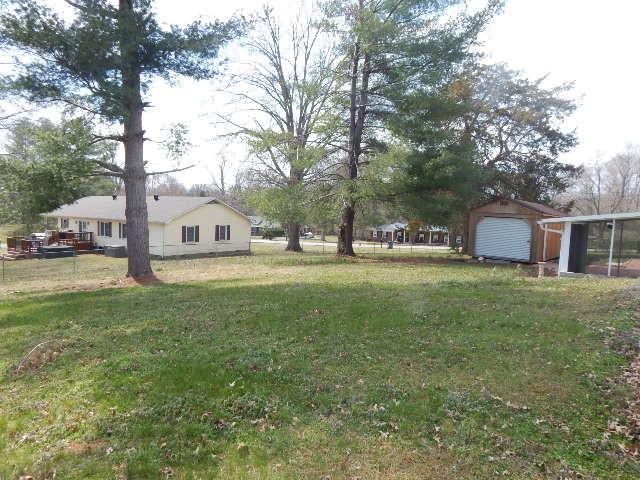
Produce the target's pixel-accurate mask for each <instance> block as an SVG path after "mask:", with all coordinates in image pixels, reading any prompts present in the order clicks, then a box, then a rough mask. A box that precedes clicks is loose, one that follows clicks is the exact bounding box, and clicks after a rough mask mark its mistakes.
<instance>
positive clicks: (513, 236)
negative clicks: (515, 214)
mask: <svg viewBox="0 0 640 480" xmlns="http://www.w3.org/2000/svg"><path fill="white" fill-rule="evenodd" d="M475 254H476V256H478V257H489V258H500V259H506V260H516V261H521V262H528V261H530V259H531V225H529V222H527V221H526V220H523V219H520V218H499V217H485V218H483V219H482V220H480V221H479V222H478V225H477V227H476V245H475Z"/></svg>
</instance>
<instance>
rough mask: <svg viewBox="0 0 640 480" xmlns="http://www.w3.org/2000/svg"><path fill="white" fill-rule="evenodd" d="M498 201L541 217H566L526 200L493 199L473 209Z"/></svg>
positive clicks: (542, 204) (543, 205)
mask: <svg viewBox="0 0 640 480" xmlns="http://www.w3.org/2000/svg"><path fill="white" fill-rule="evenodd" d="M500 201H506V202H513V203H517V204H518V205H520V206H522V207H525V208H528V209H530V210H534V211H536V212H538V213H541V214H543V215H553V216H555V217H561V216H563V215H566V212H562V211H560V210H557V209H555V208H553V207H551V206H549V205H545V204H544V203H536V202H529V201H527V200H520V199H518V198H493V199H492V200H489V201H487V202H484V203H481V204H480V205H476V206H475V207H474V208H480V207H483V206H485V205H489V204H490V203H494V202H500Z"/></svg>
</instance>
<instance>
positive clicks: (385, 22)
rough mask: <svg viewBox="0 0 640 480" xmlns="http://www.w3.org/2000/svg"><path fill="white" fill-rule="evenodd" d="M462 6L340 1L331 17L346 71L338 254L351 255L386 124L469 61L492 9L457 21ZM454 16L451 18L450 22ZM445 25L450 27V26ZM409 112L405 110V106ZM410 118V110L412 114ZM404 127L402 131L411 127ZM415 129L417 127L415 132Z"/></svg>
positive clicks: (417, 0)
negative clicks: (367, 174) (415, 94)
mask: <svg viewBox="0 0 640 480" xmlns="http://www.w3.org/2000/svg"><path fill="white" fill-rule="evenodd" d="M459 3H460V2H457V1H450V2H440V1H435V0H434V1H425V0H383V1H379V0H376V1H374V0H356V1H354V0H349V1H348V0H343V1H337V2H332V4H331V6H332V8H330V9H329V15H330V16H331V18H332V19H333V21H334V24H335V28H336V30H337V31H338V32H339V33H340V35H341V37H342V46H343V51H344V54H345V59H346V60H345V63H346V64H348V65H349V67H348V68H349V73H348V75H347V79H348V82H347V84H348V87H347V89H346V92H345V97H346V102H345V104H346V115H345V116H346V122H345V123H346V125H347V126H346V128H345V134H344V137H345V141H344V143H345V145H346V146H345V162H344V166H343V168H342V176H343V178H342V180H341V182H340V183H341V197H342V214H341V222H340V225H339V229H338V254H340V255H354V250H353V234H354V219H355V215H356V208H357V204H358V199H359V197H360V196H361V192H359V189H360V183H361V182H360V179H361V178H362V173H363V172H364V171H365V170H366V168H367V166H368V165H369V164H370V163H371V162H372V158H373V157H375V156H376V155H377V154H380V153H381V152H384V151H385V148H386V147H385V143H388V141H389V138H388V135H389V125H388V124H387V122H388V121H389V119H390V118H393V119H394V120H395V123H396V125H397V124H398V123H399V122H398V116H397V115H395V114H396V113H398V111H397V108H398V107H401V105H400V103H402V101H403V98H407V96H410V95H411V94H412V91H413V88H414V85H415V82H416V81H418V82H420V84H419V85H415V88H418V89H421V90H423V91H425V92H430V91H431V90H433V89H434V88H435V89H437V88H438V87H439V86H440V85H441V84H442V78H443V77H449V76H450V73H451V72H452V71H456V68H457V67H458V65H459V64H460V62H462V61H463V60H464V59H466V58H467V57H468V56H470V55H471V53H470V48H471V46H472V45H473V44H474V42H475V40H476V38H477V35H478V33H479V31H480V30H481V28H482V27H483V26H484V25H485V24H486V22H487V21H488V19H489V18H490V17H491V15H492V14H493V12H494V11H495V8H496V7H497V2H490V5H489V7H488V8H487V9H485V10H482V11H480V12H478V13H477V14H473V15H467V14H465V13H463V14H461V15H459V16H456V15H454V14H453V10H452V9H451V8H450V7H452V6H456V5H457V4H459ZM452 16H453V17H452ZM447 19H450V20H447ZM405 106H406V103H405ZM412 111H413V112H414V113H415V110H412ZM408 120H410V119H407V121H406V122H405V125H406V126H412V124H411V122H410V121H408ZM418 127H419V126H418Z"/></svg>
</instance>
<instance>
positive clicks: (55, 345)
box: [10, 338, 85, 376]
mask: <svg viewBox="0 0 640 480" xmlns="http://www.w3.org/2000/svg"><path fill="white" fill-rule="evenodd" d="M81 342H82V343H85V340H84V339H82V338H77V339H76V340H47V341H44V342H40V343H39V344H37V345H36V346H34V347H32V348H31V349H30V350H29V351H28V352H27V354H26V355H25V356H24V357H22V358H21V359H20V361H19V362H18V364H17V365H16V366H15V367H13V368H11V370H10V373H11V374H12V375H14V376H18V375H22V374H24V373H26V372H30V371H34V370H38V369H40V368H42V367H43V366H45V365H48V364H50V363H53V362H55V361H56V360H57V359H58V358H59V357H60V355H62V353H63V352H64V351H65V350H66V349H67V348H69V347H72V346H75V345H77V344H79V343H81Z"/></svg>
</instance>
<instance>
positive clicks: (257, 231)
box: [248, 215, 282, 237]
mask: <svg viewBox="0 0 640 480" xmlns="http://www.w3.org/2000/svg"><path fill="white" fill-rule="evenodd" d="M248 218H249V221H250V222H251V236H252V237H261V236H262V235H263V234H264V231H265V230H267V229H273V228H275V229H280V228H282V227H281V226H280V224H279V223H277V222H271V221H269V220H266V219H264V218H262V217H260V216H258V215H249V217H248Z"/></svg>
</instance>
